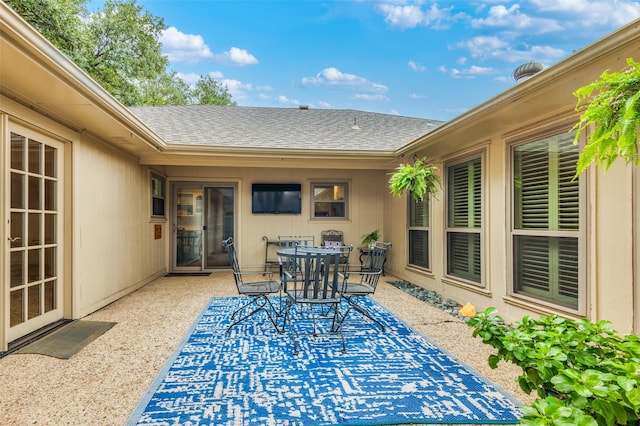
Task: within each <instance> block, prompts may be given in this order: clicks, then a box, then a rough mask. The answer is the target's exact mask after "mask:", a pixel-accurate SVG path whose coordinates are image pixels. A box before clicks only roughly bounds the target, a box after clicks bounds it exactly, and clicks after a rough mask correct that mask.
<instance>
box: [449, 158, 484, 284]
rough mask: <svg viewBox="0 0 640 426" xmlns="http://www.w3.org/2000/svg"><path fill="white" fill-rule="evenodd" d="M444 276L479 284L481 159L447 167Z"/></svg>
mask: <svg viewBox="0 0 640 426" xmlns="http://www.w3.org/2000/svg"><path fill="white" fill-rule="evenodd" d="M446 173H447V181H446V185H447V228H446V244H447V275H449V276H452V277H456V278H462V279H464V280H466V281H470V282H472V283H473V284H482V250H481V240H482V235H481V234H482V160H481V157H477V158H474V159H471V160H468V161H465V162H463V163H458V164H454V165H450V166H447V172H446Z"/></svg>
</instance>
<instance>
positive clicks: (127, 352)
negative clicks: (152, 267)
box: [0, 272, 530, 426]
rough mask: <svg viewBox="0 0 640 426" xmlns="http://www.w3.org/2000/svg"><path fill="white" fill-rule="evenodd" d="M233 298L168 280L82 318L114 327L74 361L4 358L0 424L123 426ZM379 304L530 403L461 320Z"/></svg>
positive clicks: (391, 300) (386, 297) (202, 282)
mask: <svg viewBox="0 0 640 426" xmlns="http://www.w3.org/2000/svg"><path fill="white" fill-rule="evenodd" d="M383 279H384V280H394V279H395V278H394V277H391V276H387V277H384V278H383ZM236 294H237V293H236V290H235V286H234V284H233V279H232V276H231V274H230V273H226V272H218V273H213V274H212V275H211V276H209V277H163V278H160V279H157V280H155V281H153V282H152V283H150V284H148V285H146V286H145V287H143V288H142V289H140V290H138V291H136V292H134V293H132V294H130V295H128V296H126V297H124V298H122V299H120V300H118V301H116V302H114V303H112V304H110V305H109V306H106V307H105V308H103V309H101V310H99V311H97V312H95V313H93V314H91V315H89V316H87V317H85V318H84V319H87V320H93V321H113V322H117V324H116V325H115V326H114V327H113V328H111V329H110V330H109V331H107V332H106V333H105V334H104V335H102V336H100V337H99V338H98V339H96V340H95V341H93V342H92V343H91V344H89V345H88V346H87V347H85V348H84V349H82V350H81V351H80V352H78V353H77V354H76V355H74V356H73V357H72V358H71V359H68V360H61V359H57V358H52V357H48V356H43V355H32V354H15V353H14V354H10V355H8V356H5V357H4V358H1V359H0V382H1V383H2V385H1V390H0V424H2V425H101V426H105V425H122V424H123V423H124V422H125V421H126V419H127V418H128V417H129V414H130V413H131V412H132V411H133V409H134V408H135V406H136V404H137V403H138V401H139V400H140V398H141V397H142V395H143V394H144V392H145V391H146V390H147V388H148V387H149V386H150V385H151V382H152V381H153V380H154V378H155V377H156V375H157V373H158V371H159V370H160V368H161V367H162V366H163V365H164V363H165V361H166V360H167V358H168V357H169V355H171V353H172V352H173V351H174V349H175V348H176V346H177V345H178V344H179V343H180V341H181V339H182V337H183V335H184V334H185V332H186V331H187V330H188V329H189V327H190V326H191V324H192V323H193V321H194V320H195V318H196V317H197V316H198V314H199V313H200V312H201V310H202V309H203V307H204V306H205V304H206V302H207V300H208V299H209V298H210V297H216V296H235V295H236ZM374 299H376V300H377V301H378V302H379V303H380V304H382V305H383V306H385V307H386V308H387V309H389V310H390V311H392V312H393V313H395V314H396V315H397V316H398V317H399V318H401V319H402V320H404V321H405V322H406V323H408V324H410V325H411V326H412V327H413V328H414V329H415V330H417V331H419V332H421V333H423V334H424V335H426V336H428V337H429V338H430V339H431V340H433V341H434V342H435V343H437V344H438V345H439V346H440V347H441V348H443V349H445V350H447V351H449V352H450V353H452V354H453V355H455V356H456V357H457V358H458V359H459V360H461V361H462V362H464V363H466V364H467V365H469V366H471V367H472V368H474V369H475V370H476V371H477V372H479V373H480V374H482V375H484V376H485V377H486V378H487V379H489V380H490V381H492V382H493V383H495V384H497V385H499V386H500V387H502V388H503V389H504V390H506V391H507V392H509V393H510V394H511V395H512V396H514V397H515V398H516V399H518V400H519V401H523V402H524V401H530V397H529V396H527V395H526V394H524V393H522V392H521V391H520V389H519V387H518V386H517V384H516V383H515V377H516V376H517V375H518V369H517V368H516V367H514V366H512V365H509V364H501V365H500V367H499V368H498V369H496V370H492V369H491V368H489V366H488V365H487V358H488V356H489V355H490V354H491V353H492V350H491V348H490V347H489V346H487V345H484V344H482V343H481V342H480V341H479V340H478V339H474V338H473V337H471V331H472V330H471V328H470V327H468V326H467V325H465V324H464V323H463V322H462V321H460V320H458V319H457V318H455V317H453V316H451V315H449V314H447V313H445V312H443V311H440V310H439V309H437V308H434V307H432V306H431V305H428V304H426V303H424V302H422V301H420V300H418V299H417V298H415V297H413V296H411V295H409V294H407V293H405V292H403V291H402V290H399V289H397V288H395V287H393V286H392V285H390V284H387V283H386V282H382V281H381V283H380V284H379V286H378V289H377V291H376V293H375V296H374Z"/></svg>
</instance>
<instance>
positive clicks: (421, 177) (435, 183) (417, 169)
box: [389, 157, 442, 201]
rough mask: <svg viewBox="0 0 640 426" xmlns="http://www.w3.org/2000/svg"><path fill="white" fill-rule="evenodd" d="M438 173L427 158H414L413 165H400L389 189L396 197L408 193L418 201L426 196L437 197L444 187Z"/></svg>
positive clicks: (392, 175) (391, 179)
mask: <svg viewBox="0 0 640 426" xmlns="http://www.w3.org/2000/svg"><path fill="white" fill-rule="evenodd" d="M437 171H438V168H437V167H436V166H434V165H432V164H430V163H428V162H427V159H426V157H422V158H414V161H413V164H400V165H399V166H398V167H397V168H396V171H395V172H394V173H392V174H391V178H390V179H389V189H390V190H391V193H392V194H393V195H394V196H395V197H400V196H402V194H404V193H405V192H407V191H408V192H410V193H411V195H412V196H413V198H414V199H415V200H416V201H422V200H423V199H424V196H425V195H426V194H431V195H434V196H435V195H436V194H437V193H438V190H439V189H440V188H441V187H442V179H441V178H440V175H438V173H437Z"/></svg>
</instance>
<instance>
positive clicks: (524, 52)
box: [455, 36, 565, 63]
mask: <svg viewBox="0 0 640 426" xmlns="http://www.w3.org/2000/svg"><path fill="white" fill-rule="evenodd" d="M455 47H457V48H461V49H466V50H468V51H469V54H470V55H471V57H472V58H474V59H478V60H481V61H489V60H499V61H503V62H509V63H515V62H522V61H531V60H537V61H539V62H546V63H548V62H552V61H554V60H556V59H558V58H560V57H562V56H564V55H565V51H564V50H562V49H557V48H555V47H551V46H522V48H520V49H518V48H515V47H514V46H513V45H512V44H510V43H507V42H506V41H504V40H502V39H500V38H498V37H495V36H478V37H474V38H472V39H470V40H465V41H461V42H459V43H457V44H456V45H455Z"/></svg>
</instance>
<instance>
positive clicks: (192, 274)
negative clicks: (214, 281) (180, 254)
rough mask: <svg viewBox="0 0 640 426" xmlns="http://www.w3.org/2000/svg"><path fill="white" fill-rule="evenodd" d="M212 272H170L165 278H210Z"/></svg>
mask: <svg viewBox="0 0 640 426" xmlns="http://www.w3.org/2000/svg"><path fill="white" fill-rule="evenodd" d="M209 275H211V272H170V273H168V274H167V275H165V277H208V276H209Z"/></svg>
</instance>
